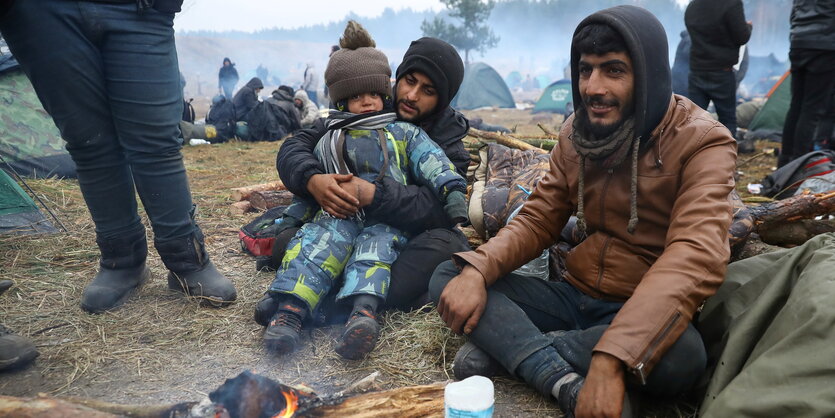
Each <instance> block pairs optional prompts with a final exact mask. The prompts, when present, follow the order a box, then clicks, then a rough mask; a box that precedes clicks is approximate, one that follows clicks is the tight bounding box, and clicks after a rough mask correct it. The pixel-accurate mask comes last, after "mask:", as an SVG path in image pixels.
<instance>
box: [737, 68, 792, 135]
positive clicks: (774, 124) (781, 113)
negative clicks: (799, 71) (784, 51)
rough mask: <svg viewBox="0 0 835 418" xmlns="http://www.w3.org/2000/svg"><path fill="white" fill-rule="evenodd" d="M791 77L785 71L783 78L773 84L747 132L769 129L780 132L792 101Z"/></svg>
mask: <svg viewBox="0 0 835 418" xmlns="http://www.w3.org/2000/svg"><path fill="white" fill-rule="evenodd" d="M791 84H792V77H791V72H790V71H786V73H785V74H783V77H780V80H779V81H777V83H775V84H774V87H772V88H771V91H769V92H768V94H767V95H766V98H767V99H766V101H765V104H763V107H762V109H760V111H759V112H757V114H756V115H755V116H754V119H753V120H752V121H751V124H750V125H748V130H750V131H756V130H758V129H770V130H775V131H782V130H783V124H784V123H785V122H786V114H787V113H789V105H791V101H792V89H791Z"/></svg>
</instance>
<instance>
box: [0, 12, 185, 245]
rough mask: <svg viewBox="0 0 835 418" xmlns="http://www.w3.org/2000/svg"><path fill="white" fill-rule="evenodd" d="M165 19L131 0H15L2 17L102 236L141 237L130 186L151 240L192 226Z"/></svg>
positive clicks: (178, 96) (169, 23)
mask: <svg viewBox="0 0 835 418" xmlns="http://www.w3.org/2000/svg"><path fill="white" fill-rule="evenodd" d="M173 20H174V15H173V14H172V13H161V12H158V11H156V10H154V9H148V10H146V11H144V12H143V13H138V12H137V8H136V4H133V3H125V4H110V3H95V2H87V1H65V0H38V1H16V2H15V3H14V5H13V6H12V8H11V10H10V11H9V13H8V14H7V15H6V16H5V17H4V18H3V19H2V20H0V32H2V34H3V37H4V38H5V39H6V41H7V42H8V44H9V48H10V49H11V51H12V53H13V54H14V55H15V57H16V58H17V60H18V61H19V62H20V65H21V68H22V69H23V71H24V72H25V73H26V75H27V76H29V79H30V80H31V81H32V85H33V86H34V87H35V91H36V92H37V94H38V97H39V98H40V100H41V102H42V103H43V105H44V108H46V110H47V112H49V114H50V115H51V116H52V118H53V119H54V120H55V124H56V125H57V126H58V129H59V130H60V131H61V136H62V137H63V138H64V140H65V141H66V142H67V150H68V151H69V152H70V155H71V156H72V158H73V160H74V161H75V163H76V165H77V167H78V182H79V185H80V186H81V192H82V193H83V195H84V200H85V201H86V202H87V207H88V208H89V210H90V214H91V215H92V218H93V221H94V222H95V224H96V233H97V235H98V237H99V238H100V239H105V240H106V239H111V238H113V239H115V238H117V237H120V236H125V235H133V234H137V233H139V232H140V231H141V234H142V236H143V237H144V227H143V225H142V223H141V222H140V218H139V216H138V214H137V202H136V197H135V191H136V192H138V193H139V197H140V199H142V203H143V205H144V207H145V211H146V212H147V214H148V217H149V218H150V220H151V225H152V226H153V230H154V236H155V239H156V241H157V243H159V242H162V241H168V240H172V239H177V238H182V237H186V236H188V235H190V234H192V233H193V232H194V228H195V227H194V226H193V225H192V221H191V218H190V215H189V211H190V210H191V207H192V202H191V193H190V191H189V186H188V179H187V178H186V171H185V166H184V165H183V159H182V155H181V154H180V147H181V146H180V144H179V142H178V139H177V138H178V136H179V126H178V122H179V120H180V117H181V115H182V113H183V98H182V90H181V89H180V78H179V70H178V63H177V51H176V48H175V45H174V29H173Z"/></svg>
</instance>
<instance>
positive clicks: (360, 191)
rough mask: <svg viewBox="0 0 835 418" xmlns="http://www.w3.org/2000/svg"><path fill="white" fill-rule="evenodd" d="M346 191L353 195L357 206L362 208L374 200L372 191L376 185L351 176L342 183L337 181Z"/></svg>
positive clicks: (375, 189) (374, 190)
mask: <svg viewBox="0 0 835 418" xmlns="http://www.w3.org/2000/svg"><path fill="white" fill-rule="evenodd" d="M339 187H341V188H342V189H343V190H345V191H346V192H348V193H350V194H352V195H354V197H356V198H357V200H358V201H359V207H361V208H364V207H366V206H368V205H370V204H371V202H373V201H374V192H376V191H377V186H375V185H374V183H371V182H369V181H365V180H363V179H361V178H359V177H356V176H355V177H353V178H352V179H351V180H349V181H346V182H344V183H339Z"/></svg>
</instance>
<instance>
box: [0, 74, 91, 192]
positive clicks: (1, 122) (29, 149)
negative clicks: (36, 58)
mask: <svg viewBox="0 0 835 418" xmlns="http://www.w3.org/2000/svg"><path fill="white" fill-rule="evenodd" d="M0 103H2V106H3V112H2V113H0V156H2V157H3V159H4V160H5V161H6V162H7V163H8V164H9V165H11V166H12V167H13V168H14V170H15V171H17V173H18V174H20V175H21V176H23V177H34V178H46V177H66V178H75V177H76V171H75V163H74V162H73V160H72V158H71V157H70V154H69V153H68V152H67V150H66V148H65V146H64V141H63V140H62V139H61V134H60V132H58V128H57V127H56V126H55V122H54V121H53V120H52V118H51V117H50V116H49V114H48V113H46V111H45V110H44V108H43V106H41V102H40V101H39V100H38V97H37V95H36V94H35V90H34V89H33V87H32V84H31V83H30V82H29V79H28V78H27V77H26V75H25V74H23V71H21V70H20V68H19V67H12V68H8V69H6V71H3V72H1V73H0ZM0 166H2V167H3V169H8V167H6V166H5V164H0Z"/></svg>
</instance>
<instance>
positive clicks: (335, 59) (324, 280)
mask: <svg viewBox="0 0 835 418" xmlns="http://www.w3.org/2000/svg"><path fill="white" fill-rule="evenodd" d="M341 43H342V49H340V50H339V51H337V52H335V53H334V54H333V55H332V56H331V59H330V61H329V62H328V67H327V70H326V71H325V82H326V84H327V85H328V88H329V89H330V94H331V99H332V100H333V101H334V103H335V104H336V107H337V109H338V111H332V112H331V115H330V116H329V118H328V122H327V125H328V130H327V133H326V134H325V135H324V136H323V137H322V138H321V139H320V140H319V143H318V144H317V146H316V150H315V153H316V156H317V157H318V158H319V160H320V161H321V162H322V163H323V165H324V166H325V170H326V171H327V172H328V173H338V174H347V173H351V174H353V175H355V176H358V177H360V178H361V179H363V180H366V181H369V182H374V181H375V180H379V178H380V177H382V176H390V177H392V178H394V179H396V180H397V181H399V182H401V183H403V184H420V185H423V186H426V187H429V188H431V189H432V190H434V191H435V192H436V194H437V196H438V198H439V199H440V200H441V201H442V202H445V209H446V211H447V214H448V215H449V216H450V218H451V219H457V220H459V221H464V220H466V213H467V208H466V198H465V193H466V180H465V179H464V178H462V177H461V176H460V175H459V174H457V172H456V171H455V167H454V166H453V165H452V163H451V162H450V161H449V159H448V158H447V157H446V155H445V154H444V152H443V151H442V150H441V149H440V148H439V147H438V145H437V144H435V143H434V142H433V141H432V140H431V139H430V138H429V137H428V136H427V135H426V133H425V132H424V131H423V130H421V129H420V128H418V127H417V126H414V125H412V124H410V123H407V122H399V121H395V117H396V115H395V113H394V112H393V111H392V108H393V105H392V100H391V82H390V77H391V69H390V67H389V65H388V60H387V59H386V56H385V55H384V54H383V53H382V52H380V51H379V50H377V49H375V48H374V47H373V46H374V43H373V40H371V38H370V36H369V35H368V33H367V32H365V30H364V29H362V27H361V26H359V25H358V24H356V23H355V22H349V25H348V27H347V28H346V31H345V35H344V36H343V39H342V40H341ZM344 110H347V112H346V111H344ZM314 213H315V215H314ZM288 216H289V217H293V218H297V219H300V220H302V221H305V222H307V223H305V224H304V225H303V226H302V228H301V229H300V230H299V232H298V233H296V235H295V236H294V237H293V239H292V240H290V242H289V244H288V245H287V249H286V252H285V255H284V258H283V260H282V262H281V265H280V266H279V268H278V271H277V273H276V277H275V280H274V281H273V283H272V284H271V285H270V288H269V293H270V294H271V295H272V296H273V297H274V298H278V299H279V301H280V303H279V310H278V312H277V313H276V314H275V315H274V316H273V318H272V320H271V321H270V324H269V325H268V327H267V330H266V332H265V333H264V340H265V343H266V345H267V347H268V348H269V349H270V350H272V351H275V352H278V353H287V352H290V351H292V350H293V349H294V348H295V346H296V344H297V343H298V336H299V331H300V330H301V323H302V321H303V320H304V318H305V317H308V316H310V314H311V313H313V312H316V310H317V308H318V307H319V306H320V302H321V301H322V298H323V297H325V295H327V294H328V293H329V292H330V291H331V289H332V288H333V287H334V286H340V287H339V291H338V293H337V295H336V299H337V300H340V301H343V300H344V301H348V302H352V303H353V311H352V313H351V316H350V317H349V319H348V322H347V323H346V325H345V329H344V331H343V333H342V335H341V337H340V338H339V340H338V341H337V345H336V351H337V353H339V354H340V355H342V356H343V357H346V358H350V359H356V358H360V357H362V356H364V355H366V354H368V353H369V352H370V351H371V350H372V349H373V348H374V346H375V344H376V341H377V337H378V336H379V331H380V326H379V324H378V323H377V320H376V309H377V307H378V306H379V305H380V304H381V302H383V301H384V300H385V298H386V294H387V292H388V285H389V281H390V275H391V265H392V263H394V261H395V259H396V258H397V256H398V254H399V253H400V249H401V248H403V246H404V245H405V243H406V240H407V237H406V236H405V235H404V233H403V232H402V231H400V230H398V229H397V228H394V227H392V226H390V225H386V224H383V223H380V222H377V221H375V220H374V219H371V218H366V217H365V216H364V214H363V213H362V211H360V213H358V214H357V215H356V216H354V217H352V218H349V219H339V218H336V217H332V216H330V215H329V214H328V213H327V212H325V211H323V210H322V209H321V208H319V207H318V206H316V205H315V203H314V204H311V203H310V202H308V201H306V200H302V199H298V198H297V199H295V200H294V203H293V204H292V205H291V206H290V207H288V209H287V211H286V212H285V217H288ZM311 218H312V219H311Z"/></svg>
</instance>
